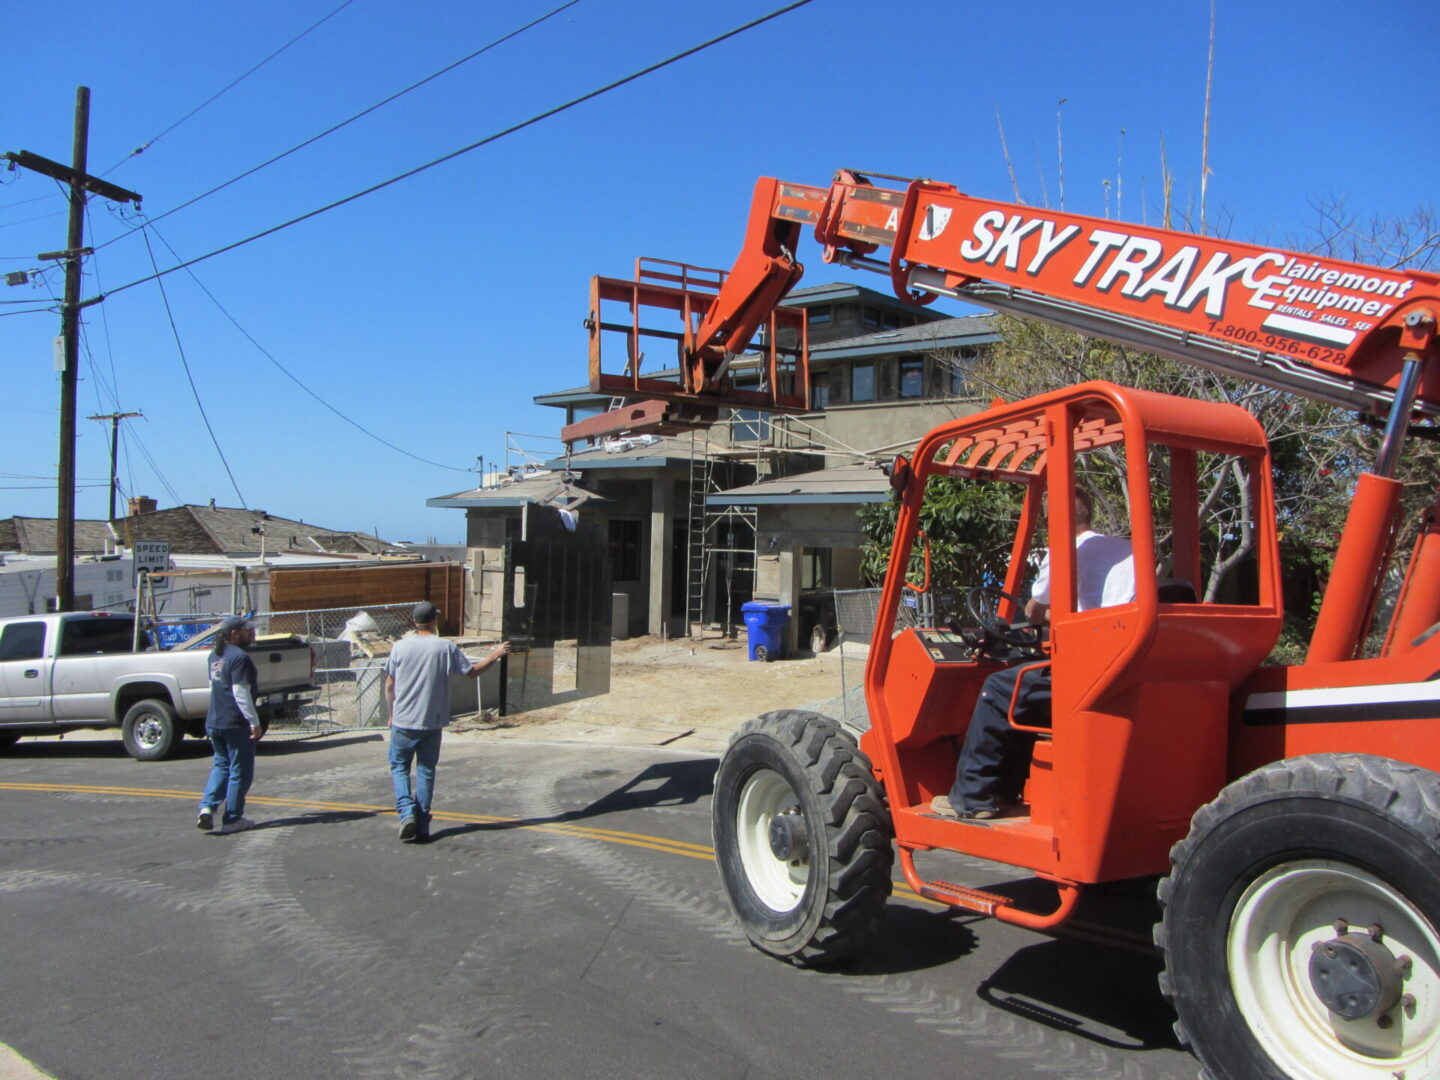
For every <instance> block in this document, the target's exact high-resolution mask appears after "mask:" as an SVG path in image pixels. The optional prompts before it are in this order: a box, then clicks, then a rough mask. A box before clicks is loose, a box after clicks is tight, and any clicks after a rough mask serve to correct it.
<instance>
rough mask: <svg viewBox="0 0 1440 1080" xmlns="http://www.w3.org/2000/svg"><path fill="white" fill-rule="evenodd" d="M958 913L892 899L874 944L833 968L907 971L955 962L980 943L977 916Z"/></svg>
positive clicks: (867, 971)
mask: <svg viewBox="0 0 1440 1080" xmlns="http://www.w3.org/2000/svg"><path fill="white" fill-rule="evenodd" d="M955 914H956V913H955V912H950V911H926V910H923V909H921V908H916V907H910V906H908V905H903V904H895V903H892V904H890V906H889V907H887V908H886V909H885V919H884V921H882V922H881V923H880V932H879V934H878V935H877V936H876V938H875V941H874V942H872V943H871V945H870V947H869V948H868V949H866V950H865V952H864V953H862V954H861V955H860V956H858V957H855V958H854V959H852V960H850V961H849V962H848V963H846V964H845V965H844V966H843V967H841V966H837V967H836V968H834V969H833V970H834V971H835V972H836V973H837V974H842V975H866V976H877V975H905V974H909V973H911V972H916V971H924V970H925V969H927V968H937V967H944V966H945V965H946V964H950V963H953V962H954V961H956V960H959V959H961V958H962V957H965V956H968V955H969V954H970V953H972V952H974V951H975V947H976V945H977V944H978V939H977V938H976V936H975V932H974V931H973V930H971V929H970V923H971V922H972V921H974V920H970V919H966V920H965V921H961V920H959V919H957V918H955Z"/></svg>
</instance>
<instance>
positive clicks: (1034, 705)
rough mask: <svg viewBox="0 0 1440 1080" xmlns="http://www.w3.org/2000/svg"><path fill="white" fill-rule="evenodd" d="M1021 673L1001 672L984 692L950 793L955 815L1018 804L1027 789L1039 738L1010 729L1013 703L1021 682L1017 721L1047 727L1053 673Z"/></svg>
mask: <svg viewBox="0 0 1440 1080" xmlns="http://www.w3.org/2000/svg"><path fill="white" fill-rule="evenodd" d="M1020 668H1021V665H1017V666H1015V667H1008V668H1004V669H1002V670H1000V671H997V672H995V673H994V674H993V675H991V676H990V677H989V678H987V679H986V680H985V683H984V685H983V686H981V688H980V697H979V698H978V699H976V701H975V711H974V712H973V713H971V714H970V727H969V728H968V729H967V730H966V732H965V744H964V746H962V747H961V749H960V760H959V761H958V762H956V765H955V784H954V786H952V787H951V788H950V803H951V805H953V806H954V807H955V808H956V809H957V810H992V809H997V808H998V807H1000V806H1003V805H1004V804H1006V803H1013V802H1017V801H1019V799H1020V795H1021V793H1022V792H1023V791H1024V789H1025V778H1026V777H1027V776H1028V775H1029V774H1030V752H1031V748H1032V747H1034V745H1035V736H1034V735H1033V734H1031V733H1030V732H1028V731H1016V730H1015V729H1014V728H1013V727H1011V726H1010V721H1009V720H1008V719H1007V717H1008V716H1009V713H1010V698H1011V696H1012V695H1013V694H1014V693H1015V682H1016V680H1017V679H1018V680H1019V681H1020V696H1019V699H1018V700H1017V701H1016V703H1015V719H1016V720H1017V721H1019V722H1020V723H1022V724H1028V725H1033V726H1036V727H1040V726H1044V725H1046V724H1048V723H1049V722H1050V668H1049V667H1043V668H1034V669H1032V670H1030V671H1027V672H1026V673H1025V675H1024V677H1023V678H1022V677H1021V674H1020Z"/></svg>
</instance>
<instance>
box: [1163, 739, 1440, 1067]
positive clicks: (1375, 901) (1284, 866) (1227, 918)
mask: <svg viewBox="0 0 1440 1080" xmlns="http://www.w3.org/2000/svg"><path fill="white" fill-rule="evenodd" d="M1170 863H1171V870H1170V874H1169V876H1168V877H1167V878H1166V879H1165V880H1164V881H1162V882H1161V884H1160V903H1161V909H1162V917H1161V921H1160V923H1159V925H1158V926H1157V928H1156V933H1155V942H1156V944H1157V945H1159V946H1160V947H1161V949H1162V950H1163V951H1164V954H1165V970H1164V972H1163V973H1162V974H1161V976H1160V988H1161V990H1162V991H1163V992H1164V994H1165V996H1166V997H1167V998H1168V999H1169V1000H1170V1002H1171V1004H1172V1005H1174V1007H1175V1011H1176V1013H1177V1014H1178V1016H1179V1021H1178V1023H1177V1024H1176V1025H1175V1031H1176V1034H1177V1035H1178V1036H1179V1038H1180V1041H1181V1042H1182V1043H1184V1044H1185V1045H1187V1046H1188V1047H1190V1049H1191V1050H1193V1051H1194V1053H1195V1055H1196V1056H1197V1057H1198V1058H1199V1059H1200V1062H1201V1064H1202V1065H1204V1067H1205V1069H1206V1070H1207V1075H1208V1076H1209V1077H1210V1078H1211V1080H1260V1078H1275V1080H1302V1078H1304V1080H1370V1078H1372V1077H1373V1078H1375V1080H1394V1078H1395V1077H1397V1076H1408V1077H1412V1078H1418V1077H1421V1076H1434V1075H1436V1074H1437V1071H1440V776H1437V775H1436V774H1435V773H1432V772H1430V771H1429V770H1426V769H1421V768H1417V767H1416V766H1413V765H1406V764H1402V763H1400V762H1397V761H1392V760H1390V759H1387V758H1380V757H1374V756H1371V755H1366V754H1317V755H1312V756H1308V757H1299V758H1291V759H1288V760H1285V761H1277V762H1275V763H1273V764H1271V765H1267V766H1265V767H1264V768H1262V769H1258V770H1256V771H1255V772H1253V773H1250V774H1249V775H1248V776H1245V777H1242V778H1241V779H1240V780H1237V781H1236V782H1235V783H1233V784H1231V785H1230V786H1228V787H1227V788H1225V789H1224V790H1223V791H1222V792H1221V793H1220V795H1219V796H1218V797H1217V798H1216V799H1215V800H1214V801H1213V802H1211V803H1209V804H1207V805H1206V806H1203V807H1201V808H1200V810H1199V811H1197V812H1196V814H1195V817H1194V820H1193V821H1192V823H1191V829H1190V835H1189V836H1188V837H1186V838H1185V839H1184V840H1182V841H1181V842H1180V843H1178V844H1176V845H1175V847H1174V848H1173V849H1172V851H1171V853H1170Z"/></svg>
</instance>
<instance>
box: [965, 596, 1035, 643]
mask: <svg viewBox="0 0 1440 1080" xmlns="http://www.w3.org/2000/svg"><path fill="white" fill-rule="evenodd" d="M1002 600H1008V601H1009V602H1010V604H1011V605H1012V606H1013V607H1014V608H1015V610H1017V611H1023V610H1024V609H1025V605H1024V603H1022V602H1021V601H1020V600H1019V599H1018V598H1017V597H1014V596H1011V595H1010V594H1009V593H1007V592H1006V591H1005V590H1004V589H999V588H996V587H995V586H994V585H976V586H975V587H974V588H972V589H971V590H970V591H969V592H968V593H967V594H966V595H965V606H966V608H968V609H969V611H970V617H971V618H972V619H974V620H975V621H976V622H977V623H979V624H980V628H981V629H982V630H984V631H985V632H986V633H987V634H989V635H990V636H991V637H994V638H999V639H1000V640H1001V641H1003V642H1005V644H1007V645H1016V646H1019V647H1020V648H1022V649H1034V648H1038V647H1039V645H1040V628H1039V627H1038V626H1031V625H1030V624H1029V623H1017V624H1015V625H1013V626H1012V625H1011V624H1010V623H1007V622H1005V621H1003V620H1002V619H1001V618H1000V617H999V616H998V615H997V614H996V612H997V611H998V610H999V609H1000V601H1002Z"/></svg>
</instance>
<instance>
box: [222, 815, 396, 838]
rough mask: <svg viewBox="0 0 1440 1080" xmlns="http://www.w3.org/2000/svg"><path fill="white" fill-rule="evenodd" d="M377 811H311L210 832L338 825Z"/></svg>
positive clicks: (226, 834) (236, 834) (233, 834)
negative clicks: (235, 829) (239, 828)
mask: <svg viewBox="0 0 1440 1080" xmlns="http://www.w3.org/2000/svg"><path fill="white" fill-rule="evenodd" d="M380 814H381V811H379V810H313V811H311V812H309V813H305V814H291V815H289V816H288V817H278V818H265V819H264V820H261V821H257V822H255V824H254V825H252V826H250V828H248V829H242V830H241V831H240V832H236V833H220V832H212V833H209V834H208V835H210V836H218V837H230V836H243V835H244V834H245V833H252V832H260V831H261V830H263V829H289V828H293V827H295V826H296V825H339V824H341V823H343V822H346V821H360V820H362V819H364V818H372V817H379V816H380Z"/></svg>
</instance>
